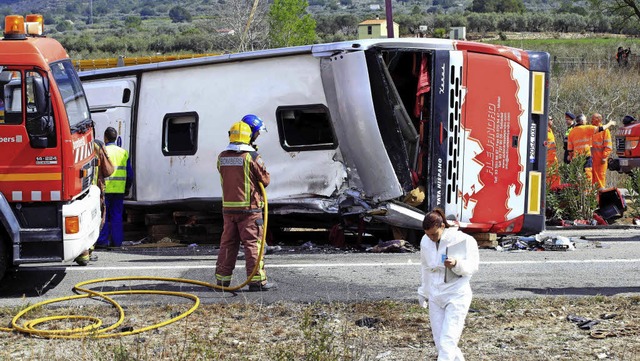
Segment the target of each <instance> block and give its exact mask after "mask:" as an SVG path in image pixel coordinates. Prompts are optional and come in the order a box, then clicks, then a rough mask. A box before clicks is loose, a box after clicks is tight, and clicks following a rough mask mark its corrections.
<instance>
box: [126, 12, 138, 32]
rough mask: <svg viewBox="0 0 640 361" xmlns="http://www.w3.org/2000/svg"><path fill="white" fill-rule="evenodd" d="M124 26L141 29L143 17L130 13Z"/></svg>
mask: <svg viewBox="0 0 640 361" xmlns="http://www.w3.org/2000/svg"><path fill="white" fill-rule="evenodd" d="M124 26H125V27H126V28H127V29H140V27H141V26H142V19H140V17H139V16H135V15H129V16H127V17H126V18H124Z"/></svg>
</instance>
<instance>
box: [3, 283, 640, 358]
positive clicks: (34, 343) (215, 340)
mask: <svg viewBox="0 0 640 361" xmlns="http://www.w3.org/2000/svg"><path fill="white" fill-rule="evenodd" d="M120 302H121V304H123V305H126V300H121V301H120ZM188 307H190V305H179V306H175V305H174V306H169V305H158V306H148V307H126V306H125V312H126V316H125V322H124V323H123V324H122V325H121V326H119V328H118V329H117V330H119V331H127V330H136V329H140V328H142V327H145V326H149V325H151V324H153V323H159V322H163V321H166V320H167V319H169V318H171V317H175V316H176V315H177V314H179V313H180V312H184V311H185V310H186V309H187V308H188ZM18 311H19V310H16V309H6V308H5V309H0V322H2V324H3V325H6V324H7V323H9V322H10V319H11V317H13V315H14V314H15V313H16V312H18ZM64 312H67V313H69V312H71V313H74V314H84V315H93V316H102V317H105V319H104V322H105V323H106V324H108V323H110V322H111V323H112V322H114V321H115V319H116V318H115V311H114V309H113V308H111V307H108V306H73V307H66V309H62V308H55V309H53V310H41V311H36V315H34V316H38V317H41V316H43V315H49V314H50V313H55V314H58V313H64ZM109 315H110V316H109ZM568 315H576V316H581V317H584V318H587V319H592V320H598V321H599V322H600V323H599V324H597V325H595V326H594V327H593V328H592V330H596V329H598V330H603V331H604V332H603V333H602V334H603V335H604V336H606V337H605V338H602V339H599V338H593V337H592V336H591V331H592V330H591V331H590V330H582V329H580V328H579V327H578V325H577V324H576V323H574V322H572V321H569V320H567V316H568ZM605 316H607V317H605ZM608 317H612V318H609V319H603V318H608ZM65 323H71V321H65ZM639 325H640V297H620V296H616V297H605V296H593V297H581V298H565V297H541V298H535V299H509V300H486V299H474V302H473V303H472V305H471V312H470V313H469V316H468V317H467V322H466V328H465V330H464V333H463V335H462V340H461V342H460V347H461V348H462V350H463V352H464V354H465V357H466V359H467V360H471V361H473V360H640V329H639V328H638V326H639ZM41 327H46V326H45V325H42V326H41ZM59 327H71V326H70V325H64V326H59ZM623 327H625V328H623ZM0 344H1V345H2V347H1V348H0V359H2V360H45V359H46V360H70V359H73V360H383V361H384V360H435V359H436V353H435V348H434V346H433V342H432V338H431V329H430V326H429V317H428V311H427V310H425V309H422V308H419V307H418V306H417V302H416V303H407V302H395V301H381V302H363V303H350V304H344V303H331V304H298V303H276V304H235V303H234V304H215V305H201V306H200V307H199V308H198V309H197V310H196V311H195V312H194V313H193V314H191V315H189V316H187V317H186V318H184V319H182V320H179V321H177V322H176V323H173V324H170V325H166V326H162V327H160V328H157V329H153V330H149V331H145V332H142V333H139V334H137V335H130V336H124V337H115V338H106V339H97V338H92V337H90V338H84V339H78V340H64V339H42V338H38V337H32V336H25V335H22V334H17V333H3V334H1V335H0Z"/></svg>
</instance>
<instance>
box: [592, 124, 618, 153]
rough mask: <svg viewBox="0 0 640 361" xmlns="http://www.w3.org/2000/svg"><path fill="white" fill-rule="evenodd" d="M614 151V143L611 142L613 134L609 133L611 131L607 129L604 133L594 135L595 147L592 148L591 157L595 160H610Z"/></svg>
mask: <svg viewBox="0 0 640 361" xmlns="http://www.w3.org/2000/svg"><path fill="white" fill-rule="evenodd" d="M612 150H613V143H612V142H611V133H610V132H609V129H605V131H604V132H600V133H596V134H594V135H593V146H592V148H591V155H592V156H593V157H594V158H598V159H604V158H609V155H611V151H612Z"/></svg>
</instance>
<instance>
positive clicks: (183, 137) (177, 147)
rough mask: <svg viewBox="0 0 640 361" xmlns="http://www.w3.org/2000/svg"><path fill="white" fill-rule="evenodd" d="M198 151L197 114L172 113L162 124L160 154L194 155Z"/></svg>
mask: <svg viewBox="0 0 640 361" xmlns="http://www.w3.org/2000/svg"><path fill="white" fill-rule="evenodd" d="M197 150H198V113H196V112H187V113H173V114H167V115H165V116H164V120H163V122H162V154H164V155H165V156H174V155H194V154H196V152H197Z"/></svg>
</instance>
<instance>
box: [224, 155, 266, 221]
mask: <svg viewBox="0 0 640 361" xmlns="http://www.w3.org/2000/svg"><path fill="white" fill-rule="evenodd" d="M218 171H219V172H220V183H221V184H222V209H223V212H227V213H234V212H239V213H243V212H247V211H248V212H253V211H259V210H260V209H262V207H263V206H264V202H263V199H262V193H261V191H260V188H259V186H258V183H259V182H262V184H263V185H264V186H265V187H267V186H268V185H269V182H270V181H271V177H270V175H269V172H267V168H266V167H265V165H264V162H263V161H262V158H261V157H260V155H259V154H258V152H256V151H255V150H254V149H253V148H252V147H250V146H247V145H244V144H243V145H237V144H233V143H232V144H230V145H229V146H228V147H227V149H226V150H224V151H223V152H222V153H220V155H219V156H218Z"/></svg>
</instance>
